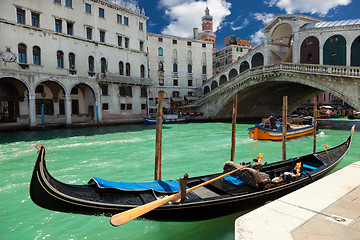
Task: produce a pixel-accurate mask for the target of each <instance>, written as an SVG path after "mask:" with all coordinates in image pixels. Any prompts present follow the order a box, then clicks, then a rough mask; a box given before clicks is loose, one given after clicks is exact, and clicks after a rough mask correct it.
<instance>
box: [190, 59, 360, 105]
mask: <svg viewBox="0 0 360 240" xmlns="http://www.w3.org/2000/svg"><path fill="white" fill-rule="evenodd" d="M277 70H285V71H292V72H303V73H315V74H324V75H339V76H349V77H360V67H349V66H331V65H317V64H299V63H278V64H273V65H268V66H260V67H256V68H250V69H248V70H246V71H244V72H242V73H241V74H239V75H238V76H237V77H234V78H233V79H231V80H229V81H227V82H225V83H224V84H222V85H220V86H219V87H217V88H215V89H214V90H212V91H210V92H209V93H207V94H206V95H203V96H202V97H200V98H199V100H198V101H197V102H195V103H194V104H198V103H200V102H202V101H203V100H204V99H205V98H207V97H210V96H213V95H216V94H217V93H219V92H221V91H222V90H223V89H225V88H226V87H227V86H228V85H231V84H232V83H234V82H238V81H241V80H243V79H246V78H248V77H251V76H254V75H258V74H263V73H267V72H273V71H277Z"/></svg>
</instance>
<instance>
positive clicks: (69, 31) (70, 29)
mask: <svg viewBox="0 0 360 240" xmlns="http://www.w3.org/2000/svg"><path fill="white" fill-rule="evenodd" d="M66 25H67V34H69V35H74V23H72V22H67V24H66Z"/></svg>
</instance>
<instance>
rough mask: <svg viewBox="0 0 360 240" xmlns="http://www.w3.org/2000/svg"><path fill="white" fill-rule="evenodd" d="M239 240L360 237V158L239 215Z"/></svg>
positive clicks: (237, 235)
mask: <svg viewBox="0 0 360 240" xmlns="http://www.w3.org/2000/svg"><path fill="white" fill-rule="evenodd" d="M235 239H236V240H245V239H246V240H255V239H256V240H258V239H266V240H272V239H274V240H275V239H276V240H291V239H294V240H303V239H308V240H313V239H314V240H340V239H341V240H354V239H360V161H358V162H355V163H353V164H351V165H349V166H346V167H344V168H342V169H340V170H338V171H336V172H334V173H332V174H330V175H328V176H326V177H324V178H322V179H320V180H318V181H316V182H314V183H312V184H310V185H308V186H305V187H303V188H301V189H299V190H297V191H295V192H293V193H290V194H288V195H285V196H284V197H281V198H279V199H277V200H275V201H272V202H269V203H267V204H265V205H264V206H262V207H260V208H257V209H256V210H254V211H252V212H249V213H247V214H245V215H243V216H241V217H239V218H238V219H237V220H236V221H235Z"/></svg>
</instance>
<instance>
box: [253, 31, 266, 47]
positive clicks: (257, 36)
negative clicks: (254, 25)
mask: <svg viewBox="0 0 360 240" xmlns="http://www.w3.org/2000/svg"><path fill="white" fill-rule="evenodd" d="M250 39H251V42H252V43H253V44H254V47H255V46H257V45H259V44H260V43H262V42H263V41H264V34H263V33H262V32H261V30H259V31H257V32H256V33H254V34H253V35H251V36H250Z"/></svg>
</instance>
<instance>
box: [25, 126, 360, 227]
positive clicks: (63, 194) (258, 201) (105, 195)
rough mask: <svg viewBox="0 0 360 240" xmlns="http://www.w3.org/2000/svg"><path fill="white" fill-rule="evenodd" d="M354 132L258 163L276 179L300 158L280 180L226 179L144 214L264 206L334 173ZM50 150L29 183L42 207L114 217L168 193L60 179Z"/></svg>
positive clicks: (209, 214) (204, 215)
mask: <svg viewBox="0 0 360 240" xmlns="http://www.w3.org/2000/svg"><path fill="white" fill-rule="evenodd" d="M353 134H354V127H353V128H352V129H351V134H350V136H349V138H348V139H347V140H346V141H345V142H344V143H342V144H340V145H338V146H336V147H334V148H331V149H327V150H324V151H320V152H317V153H315V154H308V155H305V156H301V157H297V158H293V159H288V160H286V161H280V162H274V163H269V164H264V165H258V166H256V167H254V168H255V169H256V168H257V170H256V171H260V172H261V173H265V174H267V175H268V176H269V178H270V179H272V178H274V177H276V176H277V175H278V174H279V173H283V172H285V171H291V170H292V169H293V168H294V166H295V164H296V163H301V166H302V167H301V175H300V176H297V177H294V178H292V179H287V180H282V181H280V182H274V181H271V180H270V181H262V182H259V183H258V184H256V186H257V187H254V186H250V185H249V184H244V185H242V186H236V185H234V184H231V183H229V182H228V181H226V180H224V179H223V178H221V179H219V180H217V181H215V182H212V183H210V184H207V185H205V186H203V187H200V188H198V189H196V190H194V191H192V192H190V193H187V195H186V199H185V200H184V201H183V202H181V203H178V204H176V203H167V204H165V205H163V206H161V207H159V208H157V209H155V210H153V211H150V212H148V213H146V214H145V215H143V217H144V218H146V219H152V220H158V221H197V220H204V219H210V218H215V217H220V216H225V215H228V214H232V213H235V212H239V211H243V210H249V209H252V208H255V207H258V206H261V205H263V204H265V203H266V202H268V201H272V200H275V199H277V198H279V197H281V196H284V195H285V194H288V193H290V192H292V191H295V190H297V189H299V188H301V187H303V186H305V185H308V184H310V183H312V182H313V181H316V180H318V179H320V178H321V177H323V176H325V175H326V174H327V173H329V172H330V171H331V170H332V169H333V168H335V166H336V165H337V164H338V163H339V162H340V161H341V159H342V158H343V157H344V156H345V155H346V153H347V152H348V150H349V148H350V145H351V141H352V137H353ZM45 152H46V150H45V147H44V146H42V147H41V148H40V150H39V154H38V157H37V160H36V164H35V167H34V171H33V175H32V179H31V184H30V196H31V199H32V201H33V202H34V203H36V204H37V205H38V206H40V207H43V208H46V209H49V210H54V211H59V212H68V213H78V214H87V215H102V216H111V215H113V214H116V213H120V212H123V211H126V210H129V209H131V208H134V207H137V206H140V205H143V204H146V203H149V202H152V201H154V200H157V199H158V198H160V197H162V196H164V195H166V194H160V193H158V192H156V191H153V190H143V191H124V190H118V189H111V188H105V189H102V188H99V187H98V185H97V184H87V185H71V184H66V183H62V182H59V181H57V180H56V179H54V178H53V177H52V176H51V175H50V173H49V172H48V171H47V169H46V165H45ZM221 174H222V173H217V174H211V175H206V176H200V177H194V178H189V179H188V183H187V186H188V187H193V186H195V185H198V184H200V183H203V182H205V181H208V180H209V179H212V178H215V177H217V176H220V175H221ZM168 195H170V194H168Z"/></svg>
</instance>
